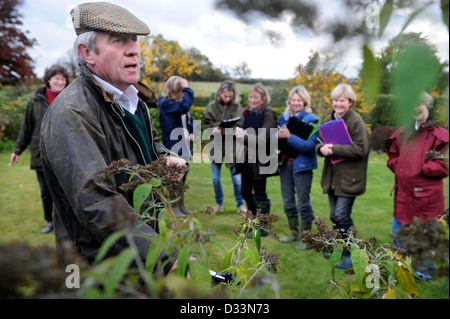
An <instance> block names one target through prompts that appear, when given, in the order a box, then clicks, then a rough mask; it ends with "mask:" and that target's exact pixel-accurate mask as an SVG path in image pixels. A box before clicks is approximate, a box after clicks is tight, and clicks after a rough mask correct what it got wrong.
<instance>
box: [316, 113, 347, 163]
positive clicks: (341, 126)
mask: <svg viewBox="0 0 450 319" xmlns="http://www.w3.org/2000/svg"><path fill="white" fill-rule="evenodd" d="M319 131H320V134H321V135H322V138H323V142H324V143H325V144H339V145H352V138H351V137H350V134H349V133H348V129H347V125H345V122H344V120H343V119H339V120H335V121H331V122H327V123H325V124H322V125H320V126H319ZM343 160H344V158H339V157H335V156H332V157H331V163H333V164H334V163H337V162H340V161H343Z"/></svg>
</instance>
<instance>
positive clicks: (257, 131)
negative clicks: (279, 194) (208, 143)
mask: <svg viewBox="0 0 450 319" xmlns="http://www.w3.org/2000/svg"><path fill="white" fill-rule="evenodd" d="M248 100H249V106H248V107H246V108H245V109H244V112H243V115H244V130H242V129H241V130H239V129H237V130H236V137H237V138H238V139H243V143H244V158H243V159H244V163H242V164H237V167H238V171H239V172H240V173H241V175H242V178H241V179H242V184H241V193H242V197H243V198H244V200H245V203H246V204H247V209H248V210H250V211H252V213H253V214H256V212H257V210H260V213H261V214H269V213H270V206H271V203H270V199H269V197H268V196H267V192H266V182H267V177H268V176H270V175H272V174H273V173H275V171H276V170H277V166H278V159H277V157H276V152H277V145H278V143H273V140H272V137H273V136H274V135H275V133H276V131H277V115H276V113H275V111H273V110H272V109H271V108H270V107H269V103H270V95H269V93H268V92H267V90H266V88H265V87H264V86H263V85H262V84H260V83H257V84H256V85H255V86H254V87H253V88H252V89H251V90H250V92H249V95H248ZM251 112H255V113H259V114H261V115H262V116H261V117H262V119H261V120H260V122H259V123H257V124H256V126H257V127H254V126H249V127H247V125H249V124H250V123H249V120H248V119H247V117H248V118H250V114H251ZM255 123H256V122H253V124H255ZM239 157H240V156H238V155H237V159H236V161H237V163H239ZM272 159H276V161H275V162H274V161H272ZM273 164H275V165H273ZM258 231H259V233H260V235H261V236H267V232H265V231H264V230H261V229H259V230H258Z"/></svg>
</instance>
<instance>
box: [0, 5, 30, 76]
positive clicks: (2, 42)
mask: <svg viewBox="0 0 450 319" xmlns="http://www.w3.org/2000/svg"><path fill="white" fill-rule="evenodd" d="M22 4H23V0H0V82H1V83H2V84H16V83H18V82H20V81H21V80H26V79H32V78H35V77H36V75H35V73H34V72H33V67H32V63H33V59H32V58H31V57H30V56H29V55H28V54H27V53H26V49H27V48H31V47H33V45H35V44H36V40H35V39H30V38H29V37H28V36H27V34H28V33H29V32H28V31H26V32H23V31H21V30H20V29H19V28H18V26H20V25H22V24H23V23H22V15H21V14H20V13H19V11H18V7H19V6H20V5H22Z"/></svg>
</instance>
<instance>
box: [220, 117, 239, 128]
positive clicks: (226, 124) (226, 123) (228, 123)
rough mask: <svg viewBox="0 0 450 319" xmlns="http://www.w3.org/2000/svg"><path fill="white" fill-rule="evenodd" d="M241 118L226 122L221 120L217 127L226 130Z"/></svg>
mask: <svg viewBox="0 0 450 319" xmlns="http://www.w3.org/2000/svg"><path fill="white" fill-rule="evenodd" d="M240 119H241V118H240V117H239V116H238V117H235V118H233V119H228V120H222V122H221V123H220V124H219V127H223V128H227V127H233V126H234V125H235V124H236V123H237V122H238V121H239V120H240Z"/></svg>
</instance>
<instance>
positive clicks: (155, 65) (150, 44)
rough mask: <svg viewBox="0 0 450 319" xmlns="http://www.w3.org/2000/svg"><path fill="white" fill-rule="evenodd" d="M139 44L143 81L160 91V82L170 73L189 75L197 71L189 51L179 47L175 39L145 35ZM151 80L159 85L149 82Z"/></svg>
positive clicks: (169, 75) (170, 74)
mask: <svg viewBox="0 0 450 319" xmlns="http://www.w3.org/2000/svg"><path fill="white" fill-rule="evenodd" d="M139 45H140V46H141V60H142V67H141V76H142V78H143V82H144V83H145V84H147V85H149V86H153V87H154V88H155V89H156V90H157V91H162V83H163V82H165V81H166V80H167V79H168V78H169V77H171V76H172V75H179V76H181V77H189V76H190V75H191V74H193V73H199V72H201V71H200V70H198V69H197V67H198V62H196V61H195V60H194V59H193V58H192V57H191V54H190V52H189V51H186V50H184V49H183V48H181V46H180V45H179V43H178V42H177V41H169V40H166V39H164V37H163V36H162V35H157V36H147V37H145V38H144V39H143V40H141V41H140V42H139ZM151 81H154V82H158V83H159V85H158V84H157V85H156V86H157V87H155V85H152V84H151Z"/></svg>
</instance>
